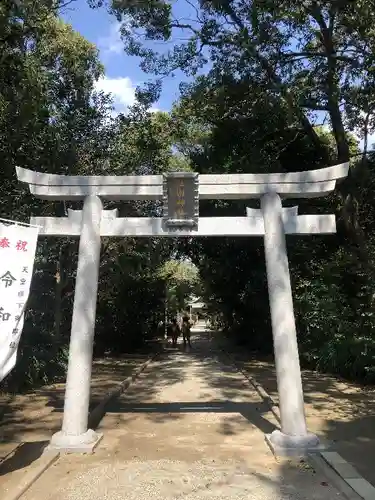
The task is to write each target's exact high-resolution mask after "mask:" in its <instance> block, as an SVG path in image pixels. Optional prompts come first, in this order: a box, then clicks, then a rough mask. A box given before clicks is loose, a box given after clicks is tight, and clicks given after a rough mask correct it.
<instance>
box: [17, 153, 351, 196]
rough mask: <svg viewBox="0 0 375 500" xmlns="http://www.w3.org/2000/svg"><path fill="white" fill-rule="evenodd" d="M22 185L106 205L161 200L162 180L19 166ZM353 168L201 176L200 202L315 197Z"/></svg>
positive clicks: (37, 191) (346, 165) (42, 192)
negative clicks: (60, 172)
mask: <svg viewBox="0 0 375 500" xmlns="http://www.w3.org/2000/svg"><path fill="white" fill-rule="evenodd" d="M16 171H17V177H18V180H19V181H20V182H22V183H25V184H28V185H29V188H30V192H31V193H32V194H33V195H34V196H36V197H37V198H41V199H48V200H79V199H84V198H85V197H86V196H89V195H93V194H95V195H98V196H100V197H102V198H104V199H107V200H161V199H162V198H163V176H162V175H119V176H115V175H108V176H107V175H99V176H79V175H71V176H70V175H56V174H46V173H41V172H35V171H33V170H28V169H25V168H21V167H16ZM348 171H349V163H348V162H347V163H341V164H339V165H333V166H331V167H326V168H321V169H318V170H306V171H304V172H290V173H272V174H201V175H199V198H200V199H222V200H224V199H227V200H230V199H232V200H237V199H249V198H260V197H261V196H262V195H263V194H264V193H266V192H269V191H276V192H277V193H279V195H280V196H281V197H283V198H316V197H321V196H325V195H327V194H329V193H330V192H332V191H333V190H334V189H335V185H336V181H338V180H341V179H344V178H345V177H346V176H347V175H348Z"/></svg>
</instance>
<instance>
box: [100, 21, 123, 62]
mask: <svg viewBox="0 0 375 500" xmlns="http://www.w3.org/2000/svg"><path fill="white" fill-rule="evenodd" d="M121 24H122V23H119V22H116V23H113V24H111V27H110V29H109V34H108V35H107V36H103V37H100V38H99V39H98V41H97V46H98V47H99V50H100V52H101V53H102V54H103V55H107V56H108V55H110V54H121V52H122V51H123V50H124V43H123V42H122V40H121V33H120V28H121Z"/></svg>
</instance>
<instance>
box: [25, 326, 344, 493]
mask: <svg viewBox="0 0 375 500" xmlns="http://www.w3.org/2000/svg"><path fill="white" fill-rule="evenodd" d="M193 341H194V344H193V345H194V349H193V350H192V351H191V352H190V353H183V352H167V353H165V354H163V355H161V356H159V358H158V359H157V360H156V361H154V362H153V363H151V364H150V365H149V367H148V369H147V370H145V371H144V372H143V373H142V374H141V376H140V377H139V379H138V380H137V381H136V382H135V383H134V384H133V385H132V386H131V387H130V389H129V390H128V391H127V392H126V393H125V394H124V395H122V397H121V398H119V399H118V400H117V401H114V402H112V403H111V405H110V406H109V408H108V412H107V415H106V416H105V418H104V419H103V421H102V423H101V425H100V430H101V431H102V432H104V439H103V441H102V442H101V444H100V445H99V447H98V449H97V451H96V453H95V454H94V455H91V456H84V457H83V456H73V455H70V456H69V455H68V456H63V457H62V458H60V459H59V460H58V462H57V463H56V464H55V465H54V466H52V467H51V468H50V469H49V470H48V471H47V472H46V473H45V474H44V475H43V476H42V477H41V478H40V479H39V480H38V481H37V482H36V483H35V484H34V485H33V486H32V487H31V489H30V490H29V491H28V492H27V493H26V495H25V497H24V500H63V499H64V500H76V499H77V500H78V499H81V500H86V499H90V500H96V499H98V500H99V499H100V500H117V499H122V500H125V499H126V500H133V499H134V500H135V499H137V500H148V499H158V500H159V499H162V498H165V499H182V498H183V499H185V500H193V499H194V500H200V499H206V500H209V499H221V500H229V499H231V500H242V499H243V500H245V499H246V500H248V499H249V498H251V499H254V500H332V499H338V500H343V498H344V497H343V496H342V495H341V494H340V493H339V492H338V491H337V490H336V489H335V488H334V487H333V486H332V485H330V484H329V483H328V482H327V480H326V478H325V477H323V476H321V474H320V473H319V472H316V471H314V470H313V469H312V468H310V467H308V466H307V464H298V465H292V464H290V463H286V462H280V463H278V462H276V461H275V459H274V457H273V456H272V454H271V452H270V451H269V449H268V448H267V446H266V444H265V442H264V432H270V431H272V430H273V428H274V425H275V423H276V422H275V421H274V419H273V415H272V413H270V411H269V409H268V407H266V405H265V404H264V403H263V402H262V400H261V398H260V397H259V396H258V394H257V393H256V392H255V391H254V390H252V389H251V387H250V386H249V383H248V382H247V381H246V379H245V378H244V377H243V376H242V375H241V374H239V373H238V371H237V370H235V369H234V367H233V366H230V365H228V364H224V363H223V360H222V359H221V357H220V354H219V352H215V351H209V350H208V348H207V342H206V339H205V338H204V336H202V335H200V336H198V337H195V338H194V337H193Z"/></svg>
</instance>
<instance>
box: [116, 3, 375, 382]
mask: <svg viewBox="0 0 375 500" xmlns="http://www.w3.org/2000/svg"><path fill="white" fill-rule="evenodd" d="M111 5H112V11H113V12H114V13H115V14H116V16H117V18H118V19H119V20H121V19H125V18H126V24H124V26H123V29H122V35H123V39H124V45H125V49H126V50H127V52H128V53H129V54H133V55H136V56H138V57H141V59H142V63H141V65H142V68H143V69H144V70H146V71H148V72H149V73H153V74H154V75H156V78H159V79H161V78H162V77H163V76H164V75H167V74H171V73H173V72H174V71H176V70H182V71H183V72H184V73H185V74H186V75H187V76H194V77H195V78H194V81H193V83H192V84H188V85H185V86H183V87H182V99H181V101H180V103H179V104H178V106H176V108H175V110H174V112H173V114H174V118H175V120H176V126H177V128H178V130H180V132H181V141H180V143H178V145H177V147H180V148H181V150H183V151H184V152H185V153H187V154H189V156H190V159H191V162H192V168H193V170H198V171H199V172H201V173H208V172H223V173H224V172H228V173H233V172H271V171H272V172H282V171H298V170H305V169H311V168H319V167H321V166H326V165H327V164H334V163H337V162H343V161H349V160H350V165H351V168H350V173H349V177H348V179H347V180H346V181H345V182H344V183H342V184H341V185H339V186H338V188H337V190H336V193H334V194H333V195H331V196H329V197H327V198H326V199H322V200H304V201H298V202H296V201H294V200H290V203H293V204H296V203H298V205H299V208H300V212H301V213H321V212H322V213H330V212H331V213H332V212H333V213H336V214H337V226H338V234H337V236H325V237H319V238H318V237H316V238H315V237H314V238H309V240H308V241H305V240H301V239H298V241H297V239H293V238H290V239H289V240H288V247H289V255H290V267H291V272H292V275H293V286H294V292H295V304H296V314H297V318H298V324H299V331H300V343H301V346H302V351H303V355H304V359H305V360H306V362H309V363H311V364H312V365H313V366H317V367H320V368H324V369H329V370H333V371H336V372H339V373H344V374H346V375H351V376H359V377H361V378H367V379H371V378H373V375H372V370H373V368H372V365H373V360H374V357H373V347H372V346H373V342H374V341H373V339H374V337H373V320H372V315H373V308H374V304H373V296H374V289H373V282H374V276H375V274H374V247H373V238H372V236H368V235H372V234H373V231H374V227H373V226H374V218H373V179H374V178H373V172H372V167H373V163H374V159H373V156H372V155H371V154H368V141H367V138H368V134H369V133H372V132H373V131H374V98H373V95H374V92H373V87H374V71H373V68H374V53H375V51H374V47H375V32H374V29H373V25H374V10H373V9H372V8H371V6H370V4H369V3H368V2H365V1H359V2H351V1H350V0H343V1H341V0H340V1H336V0H332V1H324V2H323V1H320V0H306V1H303V2H302V1H298V0H285V1H284V0H281V1H280V0H277V1H276V0H275V1H274V0H267V1H264V0H259V1H258V0H239V1H232V0H219V1H216V0H215V1H211V0H208V1H202V2H194V3H192V2H190V1H189V2H184V1H179V2H177V4H171V3H170V2H166V1H163V0H160V1H157V2H127V1H126V0H124V1H122V0H115V1H112V4H111ZM181 12H183V14H181V16H180V17H178V13H181ZM151 40H158V44H157V51H155V50H153V48H152V46H151V45H150V43H149V42H150V41H151ZM161 41H164V42H168V43H165V44H164V45H163V44H162V43H160V42H161ZM171 41H172V42H173V43H172V44H170V42H171ZM203 72H205V73H206V74H205V76H200V77H197V75H198V74H199V73H203ZM327 119H328V126H329V129H328V132H327V129H322V128H321V127H319V126H317V125H319V124H322V123H323V122H325V121H326V120H327ZM351 132H355V133H356V134H357V135H359V136H360V137H361V138H364V152H363V154H360V153H359V150H358V146H357V143H356V141H355V139H354V138H353V136H352V135H351V134H350V133H351ZM189 141H190V143H189ZM244 211H245V204H244V203H229V202H222V201H217V202H205V203H203V202H201V214H202V215H214V214H215V215H220V214H225V215H235V214H237V215H243V214H244ZM181 251H185V252H189V255H191V258H192V259H193V261H194V262H195V263H196V264H197V266H198V267H199V269H200V271H201V274H202V278H203V280H204V281H206V282H207V283H208V284H209V286H208V294H209V296H208V299H209V300H210V302H211V304H212V306H214V307H215V308H216V310H217V312H218V316H219V317H220V318H221V321H222V323H223V324H224V325H225V326H226V327H227V328H228V329H230V330H231V331H232V332H235V333H237V335H238V336H239V337H242V339H243V341H248V342H249V343H250V344H251V345H252V346H253V347H254V346H256V347H258V348H259V347H263V348H264V347H265V348H266V349H269V348H270V345H271V342H270V339H271V337H270V334H269V321H268V303H267V302H268V301H267V290H266V283H265V274H264V263H263V260H264V256H263V249H262V244H261V242H259V241H257V240H255V239H254V240H251V241H247V240H246V241H245V240H239V239H238V240H235V239H229V238H225V239H223V240H221V241H220V242H219V241H216V240H214V239H210V238H207V239H202V240H199V241H194V242H192V243H191V244H190V246H189V245H188V246H187V245H184V244H182V250H181ZM320 311H321V312H320ZM266 335H268V341H267V342H266V338H267V337H266ZM267 344H268V346H267Z"/></svg>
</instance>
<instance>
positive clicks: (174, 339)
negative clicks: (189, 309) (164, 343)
mask: <svg viewBox="0 0 375 500" xmlns="http://www.w3.org/2000/svg"><path fill="white" fill-rule="evenodd" d="M180 333H181V330H180V327H179V326H178V323H177V319H176V318H173V319H172V324H171V337H172V347H177V339H178V337H179V335H180Z"/></svg>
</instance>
